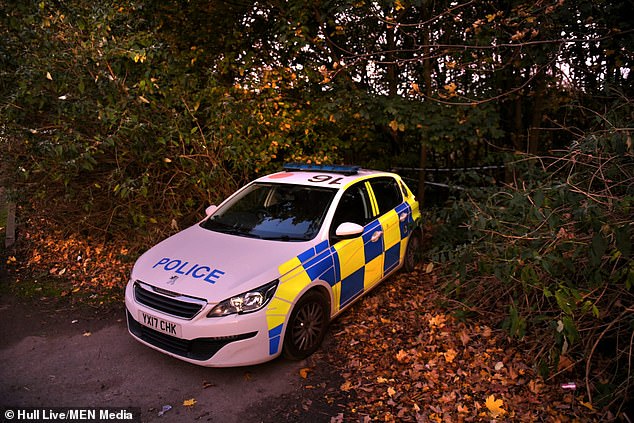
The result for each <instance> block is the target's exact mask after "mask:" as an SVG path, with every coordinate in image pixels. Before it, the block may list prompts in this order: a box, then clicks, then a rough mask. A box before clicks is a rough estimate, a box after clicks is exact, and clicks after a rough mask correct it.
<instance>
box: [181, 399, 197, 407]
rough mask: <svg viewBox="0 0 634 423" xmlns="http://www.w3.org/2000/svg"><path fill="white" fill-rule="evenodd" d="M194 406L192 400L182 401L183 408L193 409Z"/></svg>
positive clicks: (194, 402) (193, 400)
mask: <svg viewBox="0 0 634 423" xmlns="http://www.w3.org/2000/svg"><path fill="white" fill-rule="evenodd" d="M194 404H196V400H195V399H194V398H191V399H188V400H185V401H183V405H184V406H185V407H193V406H194Z"/></svg>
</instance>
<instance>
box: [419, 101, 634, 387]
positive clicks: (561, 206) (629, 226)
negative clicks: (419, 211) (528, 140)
mask: <svg viewBox="0 0 634 423" xmlns="http://www.w3.org/2000/svg"><path fill="white" fill-rule="evenodd" d="M624 116H625V117H626V119H629V117H628V115H627V113H625V114H624ZM626 122H627V121H626ZM625 126H627V123H626V124H625ZM619 132H620V131H614V130H612V131H606V132H601V133H594V134H589V135H586V136H584V137H583V138H580V139H579V140H578V141H576V142H574V143H573V145H572V146H571V147H570V148H569V149H567V150H565V151H561V152H559V153H558V154H557V155H554V156H550V157H526V158H522V157H518V160H516V161H515V163H514V165H513V168H512V169H510V171H512V172H513V175H514V178H513V183H512V184H510V185H508V186H506V187H503V188H502V189H498V188H489V189H478V190H467V191H464V192H461V193H460V195H459V196H457V197H456V198H455V199H454V200H453V202H452V204H451V205H450V206H449V207H447V208H445V209H442V210H439V211H436V213H435V218H436V219H437V221H436V222H437V226H436V231H435V234H434V235H435V236H434V238H435V239H436V241H435V245H434V248H433V249H432V251H431V255H432V258H433V259H434V260H437V261H445V262H448V263H449V264H450V265H451V269H452V271H451V275H450V276H448V278H449V280H448V281H447V282H446V283H445V284H444V288H445V292H446V293H447V294H448V295H451V296H455V297H457V298H459V299H460V300H461V301H462V302H463V303H466V304H467V305H468V306H471V307H477V308H480V309H485V310H488V311H490V312H494V313H495V312H496V310H500V309H507V310H508V312H507V313H506V315H505V317H503V318H501V320H502V322H501V324H502V327H504V328H505V329H506V330H507V331H508V333H509V335H511V336H513V337H517V338H520V339H521V338H523V337H524V336H525V335H527V334H528V333H531V334H532V336H533V337H532V339H535V340H537V339H539V340H540V341H541V345H539V346H538V347H537V348H536V349H537V350H540V351H541V352H542V353H541V354H542V355H541V356H539V357H538V359H541V360H544V362H545V363H549V364H550V365H551V366H554V368H555V369H556V368H557V363H558V361H559V359H560V357H561V356H563V355H567V356H571V355H572V356H575V357H577V358H579V357H583V358H584V359H586V360H588V361H592V359H593V358H594V359H596V357H593V354H594V353H595V351H594V349H595V347H596V344H597V343H598V342H599V341H601V342H605V341H606V340H607V339H617V340H618V339H621V338H622V339H630V337H631V333H632V327H631V325H630V326H628V323H627V318H625V317H624V316H627V315H628V310H629V313H630V314H629V315H630V316H631V310H632V307H634V291H633V284H632V278H633V276H634V275H633V273H632V272H633V269H634V265H633V263H634V261H633V260H632V240H633V239H634V220H633V219H632V198H633V195H634V154H633V153H634V151H633V150H632V146H631V144H630V145H629V146H627V145H626V146H625V148H623V147H624V146H623V145H621V142H625V143H627V141H626V140H627V133H619ZM624 135H625V138H623V136H624ZM614 140H617V141H616V143H615V142H614ZM505 304H510V305H506V306H505ZM630 321H631V318H630ZM617 323H618V324H617ZM602 325H604V326H603V327H606V326H607V327H608V328H609V329H610V331H608V329H606V330H603V331H601V330H597V328H598V327H601V326H602ZM613 326H614V327H615V328H614V329H613ZM616 328H618V329H616ZM612 329H613V330H612ZM612 354H616V357H614V359H615V360H619V357H620V355H621V354H625V353H624V352H622V351H620V350H617V351H616V352H614V351H613V352H612ZM630 359H631V356H630ZM597 360H598V359H597ZM550 368H551V369H552V368H553V367H550ZM622 376H623V373H620V374H619V370H618V369H617V370H615V373H614V374H612V376H611V377H613V378H614V381H615V383H616V385H618V384H619V383H623V382H624V380H623V379H622ZM620 386H621V388H622V389H624V388H623V386H625V385H620Z"/></svg>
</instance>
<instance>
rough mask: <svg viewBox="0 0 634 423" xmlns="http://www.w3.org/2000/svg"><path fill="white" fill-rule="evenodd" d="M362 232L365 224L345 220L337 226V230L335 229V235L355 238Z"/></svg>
mask: <svg viewBox="0 0 634 423" xmlns="http://www.w3.org/2000/svg"><path fill="white" fill-rule="evenodd" d="M362 233H363V226H361V225H357V224H356V223H352V222H343V223H342V224H341V225H339V226H337V230H336V231H335V235H337V236H338V237H341V238H354V237H356V236H359V235H361V234H362Z"/></svg>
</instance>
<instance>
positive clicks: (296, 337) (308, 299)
mask: <svg viewBox="0 0 634 423" xmlns="http://www.w3.org/2000/svg"><path fill="white" fill-rule="evenodd" d="M329 320H330V313H329V305H328V301H327V300H326V298H324V296H323V295H321V294H320V293H318V292H316V291H311V292H308V293H307V294H306V295H304V296H303V297H302V298H300V300H299V301H298V302H297V304H296V305H295V308H294V309H293V312H292V313H291V317H290V318H289V319H288V325H287V328H286V335H285V336H284V356H285V357H286V358H288V359H291V360H302V359H304V358H306V357H308V356H309V355H311V354H312V353H314V352H315V351H317V349H318V348H319V346H320V345H321V342H322V341H323V339H324V336H325V335H326V328H327V327H328V322H329Z"/></svg>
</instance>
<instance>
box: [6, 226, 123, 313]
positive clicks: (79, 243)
mask: <svg viewBox="0 0 634 423" xmlns="http://www.w3.org/2000/svg"><path fill="white" fill-rule="evenodd" d="M25 227H26V228H28V229H26V230H25V233H24V235H23V237H24V239H25V240H26V242H23V243H21V244H19V245H18V252H17V254H16V256H17V257H16V256H11V257H9V258H8V264H11V265H12V266H11V271H12V272H14V273H15V279H16V281H17V282H20V281H21V280H36V279H39V278H42V276H43V275H46V278H48V280H51V281H53V283H54V284H56V285H57V281H59V285H58V286H59V290H58V292H59V293H58V295H59V296H60V297H67V298H72V297H74V296H78V298H81V301H86V300H87V299H88V300H90V301H91V302H93V303H95V302H102V301H106V300H111V299H112V298H113V297H119V298H116V299H117V300H119V299H120V297H121V296H122V292H123V286H124V285H125V283H126V282H127V280H128V275H129V272H130V269H131V266H132V262H133V258H134V257H133V256H131V255H130V253H129V250H128V248H127V247H126V245H125V242H124V241H122V240H119V241H117V242H116V243H112V242H111V243H105V242H103V241H99V240H97V239H94V238H92V237H89V236H88V237H82V236H81V235H77V234H74V235H70V236H69V235H67V234H65V233H63V232H62V231H61V230H59V229H56V228H55V227H54V226H53V225H52V224H49V223H48V222H47V221H46V220H45V219H37V220H36V219H31V220H29V222H27V224H25ZM9 262H10V263H9ZM34 276H37V277H34ZM33 283H37V282H33Z"/></svg>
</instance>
